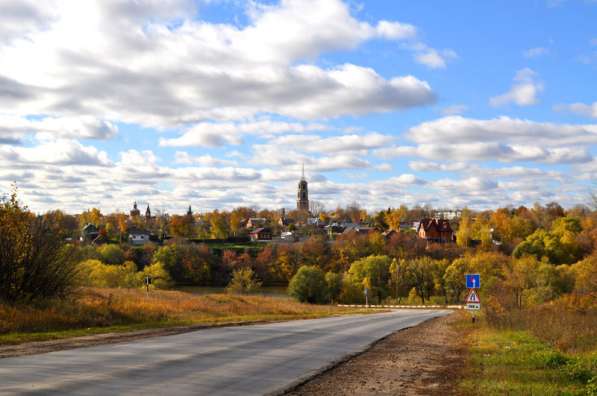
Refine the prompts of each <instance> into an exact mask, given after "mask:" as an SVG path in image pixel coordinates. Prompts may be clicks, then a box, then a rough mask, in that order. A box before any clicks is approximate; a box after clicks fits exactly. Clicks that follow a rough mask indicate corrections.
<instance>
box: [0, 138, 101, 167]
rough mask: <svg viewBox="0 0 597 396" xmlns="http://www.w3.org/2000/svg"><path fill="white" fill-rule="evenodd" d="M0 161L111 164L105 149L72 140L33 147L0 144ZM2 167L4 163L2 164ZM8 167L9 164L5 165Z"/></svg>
mask: <svg viewBox="0 0 597 396" xmlns="http://www.w3.org/2000/svg"><path fill="white" fill-rule="evenodd" d="M0 161H6V162H7V163H8V164H11V163H12V164H13V166H17V165H18V164H55V165H80V166H102V167H104V166H111V165H112V163H111V161H110V159H109V158H108V155H107V154H106V152H105V151H100V150H98V149H97V148H95V147H93V146H83V145H82V144H80V143H78V142H76V141H73V140H64V139H62V140H55V141H48V142H43V143H41V144H39V145H37V146H34V147H19V146H1V145H0ZM2 166H3V167H4V166H5V165H2ZM7 166H8V167H10V165H7Z"/></svg>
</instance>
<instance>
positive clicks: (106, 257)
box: [97, 244, 124, 264]
mask: <svg viewBox="0 0 597 396" xmlns="http://www.w3.org/2000/svg"><path fill="white" fill-rule="evenodd" d="M97 251H98V253H99V254H100V257H101V259H102V261H103V262H104V263H106V264H122V263H124V252H123V251H122V249H121V248H120V246H117V245H109V244H106V245H102V246H100V247H99V248H98V249H97Z"/></svg>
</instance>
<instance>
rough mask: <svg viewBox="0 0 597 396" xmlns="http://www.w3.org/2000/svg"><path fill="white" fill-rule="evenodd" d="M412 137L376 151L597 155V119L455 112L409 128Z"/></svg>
mask: <svg viewBox="0 0 597 396" xmlns="http://www.w3.org/2000/svg"><path fill="white" fill-rule="evenodd" d="M407 137H409V138H410V139H411V140H413V141H414V142H416V143H417V145H416V146H394V147H388V148H382V149H379V150H376V151H375V154H376V155H377V156H379V157H381V158H395V157H401V156H405V157H417V156H418V157H422V158H426V159H431V160H434V161H438V160H456V161H473V160H498V161H505V162H511V161H537V162H544V163H577V162H586V161H589V160H591V158H592V156H591V154H590V153H589V151H588V149H587V147H588V145H590V144H594V143H597V125H594V124H587V125H574V124H557V123H539V122H533V121H528V120H520V119H513V118H510V117H498V118H495V119H490V120H478V119H470V118H465V117H462V116H450V117H443V118H440V119H438V120H435V121H429V122H424V123H421V124H419V125H417V126H415V127H413V128H411V129H409V130H408V131H407ZM420 165H421V164H416V163H415V164H414V166H415V167H416V166H420ZM423 166H425V165H423Z"/></svg>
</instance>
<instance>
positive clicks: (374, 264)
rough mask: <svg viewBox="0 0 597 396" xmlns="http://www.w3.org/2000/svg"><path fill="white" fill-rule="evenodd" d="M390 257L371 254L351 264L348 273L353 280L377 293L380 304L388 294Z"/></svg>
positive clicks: (373, 293)
mask: <svg viewBox="0 0 597 396" xmlns="http://www.w3.org/2000/svg"><path fill="white" fill-rule="evenodd" d="M389 268H390V258H389V257H388V256H369V257H365V258H362V259H360V260H357V261H355V262H354V263H352V264H351V266H350V269H349V270H348V274H349V275H350V278H351V279H352V280H353V282H354V283H355V284H357V285H362V286H363V287H367V288H368V289H369V290H370V293H371V296H374V295H376V296H377V301H378V304H381V302H382V301H383V299H384V298H385V297H386V296H387V295H388V280H389Z"/></svg>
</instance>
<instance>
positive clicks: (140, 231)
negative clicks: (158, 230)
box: [127, 227, 150, 235]
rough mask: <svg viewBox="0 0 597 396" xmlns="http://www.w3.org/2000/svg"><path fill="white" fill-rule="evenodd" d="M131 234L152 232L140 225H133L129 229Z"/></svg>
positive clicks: (128, 231)
mask: <svg viewBox="0 0 597 396" xmlns="http://www.w3.org/2000/svg"><path fill="white" fill-rule="evenodd" d="M127 233H128V234H130V235H149V234H150V232H149V231H147V230H144V229H142V228H138V227H131V228H129V229H128V230H127Z"/></svg>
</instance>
